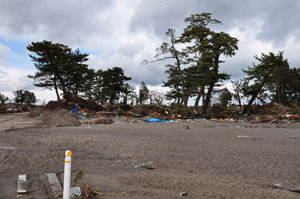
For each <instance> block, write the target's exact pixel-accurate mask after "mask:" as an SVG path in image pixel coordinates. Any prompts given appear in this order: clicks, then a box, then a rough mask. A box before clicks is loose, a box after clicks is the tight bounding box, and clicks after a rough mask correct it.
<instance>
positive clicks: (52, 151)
mask: <svg viewBox="0 0 300 199" xmlns="http://www.w3.org/2000/svg"><path fill="white" fill-rule="evenodd" d="M0 125H2V123H1V124H0ZM239 135H241V136H249V137H241V138H238V137H237V136H239ZM0 147H15V150H13V149H0V199H10V198H12V199H15V196H13V194H14V192H15V187H14V185H15V183H16V182H15V181H12V179H16V178H17V174H19V173H21V174H22V173H45V172H55V173H57V174H58V175H59V176H60V177H61V176H62V175H61V174H62V172H63V164H64V163H63V161H64V151H65V150H66V149H71V150H72V151H73V156H72V170H73V173H76V172H78V171H82V172H83V174H84V176H83V178H82V179H81V180H80V181H79V182H78V183H79V184H90V185H92V186H93V187H94V188H95V189H97V190H98V192H101V193H102V194H101V195H98V196H97V197H96V198H103V199H110V198H111V199H114V198H115V199H119V198H120V199H121V198H126V199H129V198H130V199H144V198H145V199H148V198H155V199H165V198H172V199H174V198H175V199H176V198H268V199H269V198H282V199H287V198H299V197H300V194H298V193H293V192H290V191H287V190H282V189H274V188H272V186H270V185H272V184H281V185H283V186H284V187H288V188H290V189H300V125H299V124H294V125H279V126H278V125H277V126H276V124H272V125H271V124H259V125H256V124H247V123H229V124H228V123H216V122H210V121H195V122H191V121H189V122H186V121H185V122H183V121H180V122H174V123H171V124H166V123H144V122H142V121H138V122H137V123H130V122H128V121H126V120H124V119H116V122H115V123H113V124H111V125H81V126H78V127H52V128H38V127H36V128H30V129H19V130H12V129H11V130H10V131H0ZM143 163H145V164H149V165H150V166H153V167H155V169H153V170H149V169H146V168H143V167H139V166H140V165H141V164H143ZM12 187H13V188H12ZM181 192H186V193H187V195H186V196H179V195H180V193H181Z"/></svg>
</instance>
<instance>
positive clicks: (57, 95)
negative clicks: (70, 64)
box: [54, 81, 60, 101]
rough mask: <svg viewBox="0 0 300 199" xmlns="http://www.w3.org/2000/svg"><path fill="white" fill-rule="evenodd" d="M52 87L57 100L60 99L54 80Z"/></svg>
mask: <svg viewBox="0 0 300 199" xmlns="http://www.w3.org/2000/svg"><path fill="white" fill-rule="evenodd" d="M54 89H55V93H56V97H57V100H58V101H59V100H60V97H59V94H58V88H57V84H56V81H54Z"/></svg>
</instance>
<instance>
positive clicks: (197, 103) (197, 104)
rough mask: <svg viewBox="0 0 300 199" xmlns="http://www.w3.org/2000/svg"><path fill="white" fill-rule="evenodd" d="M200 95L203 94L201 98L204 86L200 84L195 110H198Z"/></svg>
mask: <svg viewBox="0 0 300 199" xmlns="http://www.w3.org/2000/svg"><path fill="white" fill-rule="evenodd" d="M201 96H203V98H204V86H201V88H200V91H199V93H198V95H197V98H196V101H195V105H194V110H196V111H198V108H199V101H200V99H201Z"/></svg>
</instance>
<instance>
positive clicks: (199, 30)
mask: <svg viewBox="0 0 300 199" xmlns="http://www.w3.org/2000/svg"><path fill="white" fill-rule="evenodd" d="M185 22H186V24H187V25H186V27H185V28H184V29H183V31H182V33H181V34H180V35H179V36H177V35H176V31H175V29H169V30H168V31H167V32H166V34H167V36H168V38H169V41H168V42H164V43H162V44H161V46H160V47H159V48H158V49H157V53H156V55H155V57H154V60H152V61H145V63H150V62H158V61H163V60H170V62H169V63H168V64H167V65H166V73H167V74H168V79H167V81H164V82H163V86H164V87H169V88H170V91H169V92H168V93H167V95H166V97H167V99H169V100H173V101H174V102H175V103H177V104H182V105H183V106H185V107H187V105H188V100H189V99H190V98H192V97H195V104H194V108H195V109H196V110H198V109H199V104H200V101H201V100H202V109H201V111H202V113H203V114H206V113H207V111H208V108H209V106H210V104H211V100H212V96H213V95H214V93H217V92H218V93H219V95H220V102H221V104H223V105H224V106H226V105H227V104H228V102H229V101H230V99H231V98H232V94H231V93H230V92H229V91H228V89H223V90H221V91H220V90H219V91H218V87H219V86H220V85H221V84H222V82H223V81H225V80H228V79H229V78H230V74H227V73H222V72H220V66H221V64H222V63H224V61H223V60H222V59H221V58H222V57H223V58H224V57H232V56H234V55H235V53H236V51H237V50H238V46H237V43H238V39H236V38H234V37H232V36H230V35H229V34H227V33H225V32H222V31H219V32H217V31H213V30H212V29H211V26H213V25H219V24H221V22H220V21H219V20H217V19H214V18H212V15H211V14H210V13H202V14H195V15H191V16H190V17H188V18H186V19H185ZM27 49H28V50H29V51H30V52H31V54H30V57H31V59H32V61H33V63H34V66H35V67H36V68H37V72H36V73H35V74H34V75H30V76H29V77H30V78H32V79H33V80H34V85H35V86H37V87H42V88H47V89H51V90H54V91H55V92H56V96H57V99H58V100H60V99H61V97H60V94H61V93H62V95H63V97H64V98H65V99H69V98H72V97H74V96H75V97H76V96H80V97H84V98H86V99H89V100H95V101H96V102H98V103H101V104H104V103H110V104H112V103H116V102H121V103H124V104H127V102H128V99H131V101H132V102H133V101H134V100H135V101H136V103H143V102H145V101H147V100H148V99H149V97H151V96H153V94H152V93H150V92H149V89H148V88H147V86H146V84H145V83H144V82H142V84H141V86H140V92H139V95H137V94H136V93H135V92H134V90H135V88H134V86H132V85H130V84H129V83H128V81H129V80H131V77H127V76H126V75H125V74H124V71H123V69H122V68H120V67H114V68H110V69H108V70H101V69H100V70H94V69H91V68H89V67H88V65H87V63H86V62H87V61H88V54H85V53H81V52H80V51H79V50H72V49H71V48H69V47H68V46H66V45H63V44H59V43H52V42H51V41H42V42H32V43H31V44H30V45H28V46H27ZM255 59H256V60H257V61H258V62H259V63H258V64H253V66H252V67H248V69H246V70H244V72H245V74H246V77H245V78H243V79H240V80H238V81H235V82H233V84H234V87H235V94H234V97H235V98H236V99H237V101H238V102H239V104H240V106H241V107H242V102H243V101H247V102H248V103H247V104H246V106H245V108H244V111H247V108H248V107H249V106H251V105H252V104H253V103H254V102H255V100H259V101H260V102H261V103H267V102H277V103H280V104H283V105H290V104H292V103H299V97H300V78H299V77H300V69H296V68H290V67H289V64H288V61H287V60H286V59H284V58H283V52H279V53H278V54H277V55H276V54H274V53H269V54H262V55H261V57H258V56H256V57H255ZM150 99H152V98H150ZM156 99H157V101H161V99H160V97H159V98H156ZM243 99H244V100H243Z"/></svg>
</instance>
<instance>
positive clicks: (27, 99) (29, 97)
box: [0, 90, 37, 106]
mask: <svg viewBox="0 0 300 199" xmlns="http://www.w3.org/2000/svg"><path fill="white" fill-rule="evenodd" d="M13 94H14V95H15V98H14V102H15V103H16V104H17V105H27V106H30V105H32V104H34V103H36V101H37V100H36V97H35V95H34V93H33V92H30V91H28V90H17V91H15V92H13ZM8 100H9V98H8V97H6V96H5V95H4V94H2V93H0V104H1V105H4V104H5V103H6V102H7V101H8Z"/></svg>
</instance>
